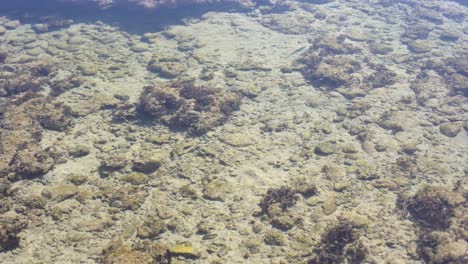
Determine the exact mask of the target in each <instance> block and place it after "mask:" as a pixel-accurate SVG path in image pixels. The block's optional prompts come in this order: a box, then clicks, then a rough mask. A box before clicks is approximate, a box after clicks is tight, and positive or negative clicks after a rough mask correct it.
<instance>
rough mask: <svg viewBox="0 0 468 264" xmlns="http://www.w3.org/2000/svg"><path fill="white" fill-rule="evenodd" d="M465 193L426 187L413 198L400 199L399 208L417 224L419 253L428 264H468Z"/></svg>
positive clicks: (402, 197)
mask: <svg viewBox="0 0 468 264" xmlns="http://www.w3.org/2000/svg"><path fill="white" fill-rule="evenodd" d="M466 203H467V201H466V194H465V197H464V195H462V194H461V193H459V192H457V191H452V190H449V189H447V188H444V187H436V186H426V187H423V188H421V189H419V190H418V191H417V192H416V194H415V195H414V196H412V197H404V196H401V197H400V198H399V200H398V206H399V208H401V209H402V210H404V211H407V212H408V213H409V215H410V216H411V219H412V221H414V222H415V223H416V224H417V225H418V241H417V245H418V254H419V256H420V257H421V258H422V259H423V260H424V261H425V262H427V263H436V264H443V263H455V264H461V263H466V261H468V255H467V254H466V252H467V249H468V243H467V242H466Z"/></svg>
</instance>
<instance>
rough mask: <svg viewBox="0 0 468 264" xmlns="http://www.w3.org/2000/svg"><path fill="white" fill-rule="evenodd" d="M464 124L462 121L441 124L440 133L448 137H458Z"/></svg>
mask: <svg viewBox="0 0 468 264" xmlns="http://www.w3.org/2000/svg"><path fill="white" fill-rule="evenodd" d="M461 129H462V126H461V124H460V123H456V122H451V123H445V124H442V125H440V126H439V130H440V133H442V134H444V135H446V136H447V137H456V136H457V135H458V133H460V131H461Z"/></svg>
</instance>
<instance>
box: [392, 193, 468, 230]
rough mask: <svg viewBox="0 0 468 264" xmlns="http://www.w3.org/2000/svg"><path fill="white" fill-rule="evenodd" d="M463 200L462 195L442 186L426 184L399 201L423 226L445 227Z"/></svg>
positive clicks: (431, 227) (430, 227) (436, 228)
mask: <svg viewBox="0 0 468 264" xmlns="http://www.w3.org/2000/svg"><path fill="white" fill-rule="evenodd" d="M463 202H465V199H464V198H463V196H462V195H461V194H459V193H457V192H454V191H450V190H448V189H446V188H444V187H431V186H427V187H424V188H422V189H420V190H419V191H418V192H417V193H416V195H414V197H412V198H410V199H408V200H405V199H400V200H399V203H400V205H401V206H402V207H403V208H407V210H408V212H409V213H410V214H411V216H412V218H413V219H414V221H416V222H417V223H419V224H420V225H421V226H422V227H424V228H429V229H435V230H438V229H446V228H448V227H449V226H450V223H451V220H452V217H453V216H454V212H455V209H456V208H457V207H458V206H459V205H460V204H462V203H463Z"/></svg>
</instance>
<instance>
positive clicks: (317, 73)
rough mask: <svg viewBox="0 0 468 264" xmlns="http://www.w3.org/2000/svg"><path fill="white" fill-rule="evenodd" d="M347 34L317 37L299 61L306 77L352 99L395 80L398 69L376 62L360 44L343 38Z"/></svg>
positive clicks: (320, 86) (390, 84) (299, 65)
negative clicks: (348, 41) (355, 44)
mask: <svg viewBox="0 0 468 264" xmlns="http://www.w3.org/2000/svg"><path fill="white" fill-rule="evenodd" d="M345 38H346V36H344V35H340V36H332V35H326V36H324V37H321V38H317V39H316V40H315V41H314V43H312V45H311V46H310V47H309V49H308V50H307V51H306V52H304V53H303V54H302V56H301V57H300V58H299V59H298V60H297V61H296V63H297V67H298V70H299V71H300V72H301V73H302V75H303V76H304V78H306V79H307V80H309V81H310V82H311V83H312V84H314V86H317V87H319V88H321V89H326V90H337V91H338V92H340V93H341V94H343V95H344V96H345V97H347V98H349V99H353V98H355V97H361V96H363V95H364V94H365V93H366V91H369V90H370V89H376V88H382V87H389V86H392V85H393V84H395V83H396V81H397V75H396V73H394V72H393V71H392V70H390V69H388V68H387V67H386V66H385V65H383V64H376V63H373V62H372V60H371V59H370V57H368V55H364V53H363V52H362V50H361V48H359V47H356V46H354V45H353V44H351V43H346V42H344V39H345Z"/></svg>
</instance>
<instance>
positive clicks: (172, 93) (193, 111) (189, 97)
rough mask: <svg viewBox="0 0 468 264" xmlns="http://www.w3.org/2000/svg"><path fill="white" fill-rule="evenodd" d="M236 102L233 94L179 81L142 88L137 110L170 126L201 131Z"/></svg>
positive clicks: (219, 120) (216, 122)
mask: <svg viewBox="0 0 468 264" xmlns="http://www.w3.org/2000/svg"><path fill="white" fill-rule="evenodd" d="M240 103H241V97H240V96H239V95H238V94H237V93H234V92H228V91H223V90H220V89H218V88H215V87H210V86H209V85H206V86H198V85H196V84H195V83H194V81H193V80H179V81H175V82H173V83H171V84H163V85H156V86H147V87H145V88H144V89H143V91H142V93H141V95H140V100H139V102H138V105H137V109H138V111H139V112H140V113H142V114H144V115H146V116H148V117H150V118H152V119H154V120H155V121H157V122H160V123H162V124H165V125H167V126H169V127H171V128H173V129H176V130H183V131H188V132H189V133H192V134H203V133H206V132H207V131H209V130H211V129H213V128H215V127H216V126H219V125H222V124H223V123H224V122H226V121H227V120H228V118H229V116H230V115H231V114H232V113H233V112H234V111H236V110H238V109H239V105H240Z"/></svg>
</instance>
